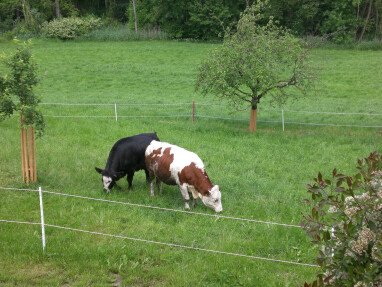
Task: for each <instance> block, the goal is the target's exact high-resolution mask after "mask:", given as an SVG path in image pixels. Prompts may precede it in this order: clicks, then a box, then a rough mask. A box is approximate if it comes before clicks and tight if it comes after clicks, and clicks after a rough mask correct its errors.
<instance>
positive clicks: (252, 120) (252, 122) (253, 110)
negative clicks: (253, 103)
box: [249, 107, 257, 132]
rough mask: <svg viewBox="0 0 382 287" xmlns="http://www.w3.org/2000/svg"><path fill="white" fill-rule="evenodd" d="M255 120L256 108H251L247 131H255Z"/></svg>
mask: <svg viewBox="0 0 382 287" xmlns="http://www.w3.org/2000/svg"><path fill="white" fill-rule="evenodd" d="M256 119H257V107H256V108H253V107H252V108H251V114H250V118H249V131H250V132H255V131H256Z"/></svg>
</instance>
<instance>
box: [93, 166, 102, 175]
mask: <svg viewBox="0 0 382 287" xmlns="http://www.w3.org/2000/svg"><path fill="white" fill-rule="evenodd" d="M95 170H96V172H98V173H99V174H102V172H103V169H101V168H99V167H95Z"/></svg>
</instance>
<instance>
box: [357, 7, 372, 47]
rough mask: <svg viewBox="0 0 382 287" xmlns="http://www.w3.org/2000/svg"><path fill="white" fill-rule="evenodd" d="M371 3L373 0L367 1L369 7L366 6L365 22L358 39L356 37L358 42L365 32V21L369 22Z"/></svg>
mask: <svg viewBox="0 0 382 287" xmlns="http://www.w3.org/2000/svg"><path fill="white" fill-rule="evenodd" d="M372 5H373V0H370V1H369V8H368V11H367V16H366V19H365V24H364V25H363V28H362V32H361V35H360V36H359V39H358V41H359V42H361V41H362V39H363V35H364V34H365V31H366V26H367V23H368V22H369V19H370V14H371V7H372Z"/></svg>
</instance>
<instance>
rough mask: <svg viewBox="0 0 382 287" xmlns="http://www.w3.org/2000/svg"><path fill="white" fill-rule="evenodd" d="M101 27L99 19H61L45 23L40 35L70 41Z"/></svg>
mask: <svg viewBox="0 0 382 287" xmlns="http://www.w3.org/2000/svg"><path fill="white" fill-rule="evenodd" d="M101 25H102V22H101V19H100V18H95V17H86V18H79V17H70V18H61V19H55V20H53V21H51V22H45V23H44V24H43V26H42V34H43V35H44V36H46V37H50V38H59V39H62V40H70V39H74V38H77V37H79V36H81V35H84V34H85V33H88V32H90V31H92V30H94V29H97V28H99V27H100V26H101Z"/></svg>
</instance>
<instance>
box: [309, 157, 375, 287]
mask: <svg viewBox="0 0 382 287" xmlns="http://www.w3.org/2000/svg"><path fill="white" fill-rule="evenodd" d="M357 169H358V173H357V174H356V175H354V176H347V175H344V174H341V173H338V172H337V170H336V169H334V170H333V173H332V178H331V179H325V178H324V177H323V176H322V174H321V173H319V174H318V176H317V178H315V179H314V183H313V184H309V185H308V192H309V194H310V197H311V199H309V200H307V203H308V204H309V206H310V208H311V213H310V214H307V215H305V216H304V221H303V226H304V229H305V230H306V231H307V233H308V235H309V236H310V237H311V238H312V240H313V242H314V243H316V244H317V245H319V246H320V247H321V249H320V251H319V255H318V257H317V262H318V264H319V265H320V266H321V267H322V272H323V273H321V274H318V276H317V280H316V281H315V282H313V283H312V284H305V286H336V287H337V286H338V287H346V286H349V287H350V286H357V287H377V286H382V155H381V154H379V153H377V152H373V153H371V154H370V155H369V156H368V157H367V158H365V159H363V160H358V166H357Z"/></svg>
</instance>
